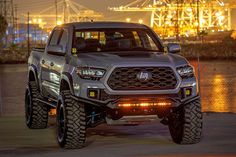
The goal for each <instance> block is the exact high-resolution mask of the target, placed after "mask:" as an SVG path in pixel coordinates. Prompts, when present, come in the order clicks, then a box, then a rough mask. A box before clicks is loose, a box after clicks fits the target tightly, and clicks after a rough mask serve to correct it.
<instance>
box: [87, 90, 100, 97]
mask: <svg viewBox="0 0 236 157" xmlns="http://www.w3.org/2000/svg"><path fill="white" fill-rule="evenodd" d="M98 93H99V92H98V90H91V89H90V90H89V91H88V97H89V98H93V99H98Z"/></svg>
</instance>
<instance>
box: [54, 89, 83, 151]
mask: <svg viewBox="0 0 236 157" xmlns="http://www.w3.org/2000/svg"><path fill="white" fill-rule="evenodd" d="M85 139H86V114H85V106H84V104H83V103H79V102H77V101H75V100H74V99H73V98H72V97H71V93H70V91H62V92H61V96H60V98H59V101H58V105H57V140H58V143H59V145H60V146H61V147H62V148H66V149H77V148H82V147H83V146H84V143H85Z"/></svg>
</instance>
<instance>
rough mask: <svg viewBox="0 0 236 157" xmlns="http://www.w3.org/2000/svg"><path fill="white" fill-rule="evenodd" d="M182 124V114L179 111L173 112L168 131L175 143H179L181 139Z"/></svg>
mask: <svg viewBox="0 0 236 157" xmlns="http://www.w3.org/2000/svg"><path fill="white" fill-rule="evenodd" d="M183 124H184V121H183V115H182V114H181V113H175V114H174V115H172V117H171V118H170V125H169V128H170V132H171V134H172V137H173V140H174V141H175V142H177V143H180V142H181V140H182V135H183ZM173 135H174V136H173Z"/></svg>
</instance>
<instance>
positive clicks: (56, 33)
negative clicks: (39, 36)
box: [49, 29, 61, 45]
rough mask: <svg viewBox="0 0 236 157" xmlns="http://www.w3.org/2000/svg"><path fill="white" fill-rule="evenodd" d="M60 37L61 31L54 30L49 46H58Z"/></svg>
mask: <svg viewBox="0 0 236 157" xmlns="http://www.w3.org/2000/svg"><path fill="white" fill-rule="evenodd" d="M60 36H61V30H59V29H56V30H54V31H53V33H52V37H51V40H50V43H49V45H58V43H59V39H60Z"/></svg>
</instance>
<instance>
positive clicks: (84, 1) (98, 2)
mask: <svg viewBox="0 0 236 157" xmlns="http://www.w3.org/2000/svg"><path fill="white" fill-rule="evenodd" d="M58 1H60V0H58ZM73 1H75V2H78V3H79V4H81V5H83V6H86V7H87V8H90V9H93V10H95V11H98V12H102V13H103V14H104V16H105V18H106V19H109V20H114V19H115V20H121V19H123V20H125V19H126V18H127V17H129V16H130V17H133V20H134V22H137V20H138V19H139V18H142V19H144V21H145V23H147V24H149V17H150V13H143V12H142V13H137V12H136V13H121V12H112V11H109V10H108V9H107V8H108V7H109V6H110V7H113V6H121V5H125V4H127V3H129V2H132V1H134V0H73ZM226 1H230V2H235V1H236V0H226ZM14 2H15V3H16V4H17V5H18V12H19V14H21V13H24V14H25V13H27V12H28V11H29V12H30V13H32V14H34V13H37V12H39V11H42V10H43V9H46V8H48V7H50V6H53V5H54V3H55V0H14ZM21 17H22V16H21ZM22 20H23V19H22ZM232 21H233V23H235V24H234V28H236V11H233V17H232Z"/></svg>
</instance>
